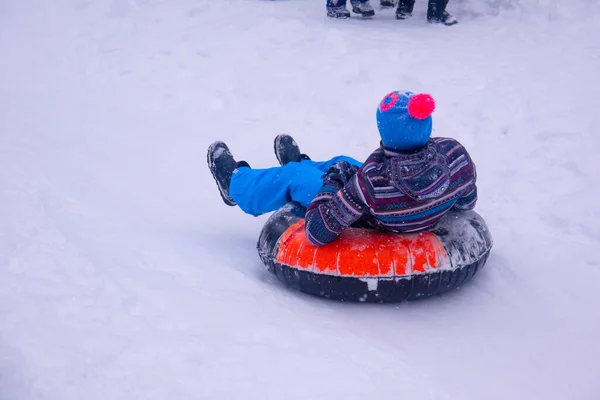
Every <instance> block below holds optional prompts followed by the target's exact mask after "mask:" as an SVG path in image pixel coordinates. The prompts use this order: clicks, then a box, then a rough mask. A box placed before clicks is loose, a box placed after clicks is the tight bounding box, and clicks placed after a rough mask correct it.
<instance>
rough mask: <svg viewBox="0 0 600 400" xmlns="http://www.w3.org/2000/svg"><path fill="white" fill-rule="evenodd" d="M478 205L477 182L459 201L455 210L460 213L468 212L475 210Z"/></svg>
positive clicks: (455, 205)
mask: <svg viewBox="0 0 600 400" xmlns="http://www.w3.org/2000/svg"><path fill="white" fill-rule="evenodd" d="M475 203H477V185H476V184H475V182H473V184H472V185H471V186H470V187H469V189H467V191H466V192H465V193H464V194H463V195H462V196H461V197H460V198H459V199H458V200H457V202H456V203H455V204H454V206H453V208H454V209H455V210H458V211H467V210H472V209H473V208H475Z"/></svg>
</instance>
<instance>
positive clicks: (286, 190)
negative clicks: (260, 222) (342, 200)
mask: <svg viewBox="0 0 600 400" xmlns="http://www.w3.org/2000/svg"><path fill="white" fill-rule="evenodd" d="M338 161H347V162H349V163H350V164H353V165H356V166H358V167H360V166H361V165H362V163H361V162H359V161H356V160H355V159H353V158H351V157H346V156H337V157H334V158H332V159H331V160H329V161H312V160H302V161H300V162H290V163H288V164H286V165H283V166H281V167H273V168H266V169H252V168H248V167H240V168H238V169H237V170H236V171H235V172H234V173H233V176H232V177H231V184H230V186H229V194H230V195H231V197H232V198H233V200H235V202H236V203H237V204H238V206H239V207H240V208H241V209H242V210H243V211H244V212H245V213H247V214H251V215H254V216H259V215H261V214H266V213H268V212H271V211H275V210H277V209H279V208H281V207H282V206H284V205H285V204H286V203H288V202H290V201H296V202H298V203H300V204H302V205H303V206H304V207H308V205H309V204H310V202H311V200H312V199H313V197H315V195H316V194H317V192H318V191H319V189H320V188H321V186H322V185H323V178H322V176H323V175H324V174H325V172H327V170H328V169H329V167H331V166H332V165H333V164H335V163H336V162H338Z"/></svg>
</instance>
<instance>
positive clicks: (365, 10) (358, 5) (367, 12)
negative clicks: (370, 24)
mask: <svg viewBox="0 0 600 400" xmlns="http://www.w3.org/2000/svg"><path fill="white" fill-rule="evenodd" d="M351 4H352V12H353V13H355V14H360V16H361V17H372V16H374V15H375V10H374V9H373V7H371V4H369V0H367V1H364V2H358V1H356V2H353V3H352V2H351Z"/></svg>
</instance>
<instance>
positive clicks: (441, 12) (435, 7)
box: [427, 0, 458, 25]
mask: <svg viewBox="0 0 600 400" xmlns="http://www.w3.org/2000/svg"><path fill="white" fill-rule="evenodd" d="M447 5H448V0H429V3H428V6H427V20H428V21H429V22H439V23H442V24H444V25H454V24H456V23H457V22H458V21H457V20H456V18H454V17H453V16H452V15H450V14H449V13H448V12H447V11H446V6H447Z"/></svg>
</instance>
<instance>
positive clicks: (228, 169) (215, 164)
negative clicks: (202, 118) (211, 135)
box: [206, 142, 250, 206]
mask: <svg viewBox="0 0 600 400" xmlns="http://www.w3.org/2000/svg"><path fill="white" fill-rule="evenodd" d="M206 161H207V162H208V168H209V169H210V172H211V173H212V176H213V178H214V179H215V182H217V187H218V188H219V193H221V197H222V198H223V201H224V202H225V204H227V205H228V206H235V205H236V204H237V203H236V202H235V200H233V198H232V197H231V196H230V195H229V184H230V183H231V177H232V176H233V171H235V169H236V168H238V167H250V165H248V163H247V162H246V161H240V162H237V161H235V159H234V158H233V155H232V154H231V151H229V147H227V145H226V144H225V143H223V142H214V143H213V144H211V145H210V146H209V147H208V153H207V155H206Z"/></svg>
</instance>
